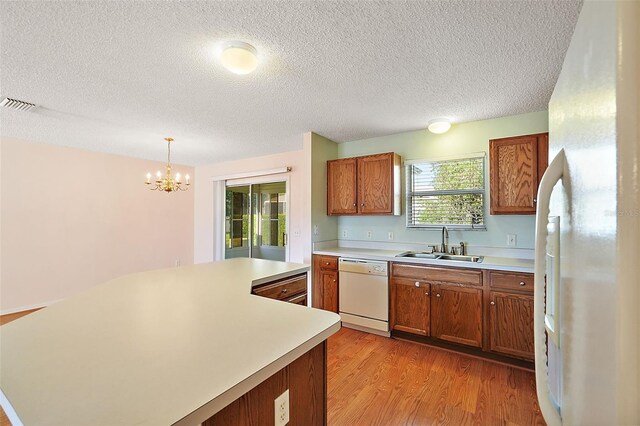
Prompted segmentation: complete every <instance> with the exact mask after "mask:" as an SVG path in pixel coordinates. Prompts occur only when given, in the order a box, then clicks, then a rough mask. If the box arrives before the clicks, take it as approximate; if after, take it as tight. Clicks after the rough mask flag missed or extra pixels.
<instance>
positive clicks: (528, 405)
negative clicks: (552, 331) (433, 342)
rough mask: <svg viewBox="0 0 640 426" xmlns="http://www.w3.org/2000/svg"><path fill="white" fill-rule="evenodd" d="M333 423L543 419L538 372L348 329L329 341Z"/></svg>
mask: <svg viewBox="0 0 640 426" xmlns="http://www.w3.org/2000/svg"><path fill="white" fill-rule="evenodd" d="M327 348H328V354H327V357H328V360H329V361H328V368H327V370H328V382H327V383H328V402H327V411H328V412H327V424H328V425H507V424H511V425H544V424H545V423H544V420H543V418H542V415H541V413H540V409H539V407H538V404H537V397H536V393H535V377H534V375H533V373H531V372H529V371H524V370H520V369H517V368H513V367H510V366H506V365H502V364H498V363H493V362H491V361H487V360H483V359H480V358H475V357H470V356H467V355H464V354H457V353H454V352H450V351H446V350H442V349H439V348H434V347H429V346H425V345H420V344H417V343H413V342H409V341H404V340H402V341H401V340H395V339H389V338H385V337H380V336H374V335H367V334H366V333H362V332H360V331H356V330H352V329H348V328H342V329H341V330H340V331H339V332H338V333H336V334H335V335H333V336H332V337H330V338H329V341H328V346H327Z"/></svg>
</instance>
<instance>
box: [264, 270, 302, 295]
mask: <svg viewBox="0 0 640 426" xmlns="http://www.w3.org/2000/svg"><path fill="white" fill-rule="evenodd" d="M306 291H307V275H306V274H303V275H297V276H295V277H293V278H288V279H286V280H283V281H278V282H275V283H269V284H264V285H262V286H260V287H256V288H254V289H253V293H254V294H257V295H258V296H263V297H268V298H269V299H278V300H286V299H291V298H292V296H295V295H298V294H300V293H305V292H306Z"/></svg>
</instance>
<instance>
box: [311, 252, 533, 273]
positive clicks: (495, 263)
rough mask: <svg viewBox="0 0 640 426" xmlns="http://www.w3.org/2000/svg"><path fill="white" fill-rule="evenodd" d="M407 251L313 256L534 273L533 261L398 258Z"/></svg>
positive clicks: (501, 258)
mask: <svg viewBox="0 0 640 426" xmlns="http://www.w3.org/2000/svg"><path fill="white" fill-rule="evenodd" d="M405 251H407V250H402V251H398V250H376V249H368V248H354V247H338V246H335V247H327V248H323V249H320V250H314V251H313V254H324V255H328V256H339V257H354V258H358V259H368V260H382V261H387V262H404V263H418V264H423V265H433V266H449V267H456V268H473V269H493V270H500V271H510V272H528V273H533V260H530V259H515V258H510V257H497V256H484V259H483V260H482V262H461V261H453V260H435V259H420V258H415V257H396V256H397V255H399V254H401V253H404V252H405Z"/></svg>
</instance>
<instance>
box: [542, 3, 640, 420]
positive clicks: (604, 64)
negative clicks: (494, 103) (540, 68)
mask: <svg viewBox="0 0 640 426" xmlns="http://www.w3.org/2000/svg"><path fill="white" fill-rule="evenodd" d="M638 28H640V2H636V1H634V2H614V1H610V2H592V1H586V2H585V3H584V5H583V8H582V11H581V13H580V17H579V19H578V23H577V25H576V28H575V31H574V35H573V38H572V40H571V44H570V46H569V49H568V52H567V55H566V57H565V60H564V63H563V66H562V70H561V72H560V77H559V79H558V81H557V84H556V87H555V89H554V92H553V95H552V97H551V100H550V102H549V144H550V145H549V151H550V152H549V154H550V155H549V156H550V158H553V160H552V161H551V163H550V164H549V167H548V169H547V171H546V173H545V175H544V176H543V178H542V181H541V184H540V188H539V191H538V209H537V214H536V255H535V296H534V329H535V348H536V357H535V362H536V385H537V392H538V402H539V404H540V408H541V410H542V413H543V416H544V418H545V420H546V421H547V423H548V424H549V425H550V426H554V425H561V424H564V425H639V424H640V313H639V312H640V141H639V134H640V131H639V127H638V123H640V115H639V112H640V108H639V106H638V103H639V100H638V99H639V98H640V31H639V30H638Z"/></svg>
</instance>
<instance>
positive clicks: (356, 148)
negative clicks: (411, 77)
mask: <svg viewBox="0 0 640 426" xmlns="http://www.w3.org/2000/svg"><path fill="white" fill-rule="evenodd" d="M548 127H549V124H548V114H547V111H540V112H533V113H528V114H521V115H514V116H509V117H501V118H495V119H491V120H482V121H474V122H469V123H462V124H454V125H453V126H452V127H451V130H449V131H448V132H447V133H445V134H443V135H436V134H433V133H431V132H429V131H428V130H426V129H425V130H418V131H413V132H406V133H399V134H395V135H390V136H382V137H377V138H371V139H363V140H359V141H353V142H345V143H341V144H338V158H345V157H355V156H359V155H368V154H375V153H381V152H389V151H393V152H397V153H398V154H400V155H401V156H402V159H403V160H414V159H429V158H439V157H447V156H452V155H463V154H466V153H476V152H482V151H484V152H486V153H487V154H486V155H487V156H486V168H485V170H486V176H485V179H486V181H485V188H486V202H485V214H486V216H485V223H486V225H487V230H486V231H453V230H452V231H450V232H449V241H450V242H451V243H452V244H454V243H455V244H457V243H458V242H460V241H465V242H467V243H469V244H471V245H476V246H490V247H506V246H507V242H506V239H507V234H516V235H517V244H516V247H517V248H528V249H532V248H533V244H534V228H535V225H534V220H535V217H534V215H523V216H517V215H500V216H492V215H489V139H495V138H502V137H508V136H517V135H526V134H531V133H541V132H546V131H548ZM314 153H315V151H314ZM314 163H315V159H314ZM314 175H315V171H314ZM402 175H403V183H402V190H403V197H402V203H403V206H402V211H403V215H402V216H379V217H374V216H369V217H366V216H359V217H358V216H341V217H339V218H338V235H339V238H340V239H347V240H363V241H367V240H368V239H367V237H366V235H367V231H369V230H370V231H373V237H372V239H371V240H372V241H388V233H389V232H393V234H394V240H393V241H395V242H419V243H422V242H424V243H426V244H437V243H439V241H440V231H438V230H416V229H408V228H407V227H406V218H405V216H404V211H405V206H404V203H405V196H404V191H405V184H404V168H403V172H402ZM325 176H326V171H325ZM314 178H315V177H314ZM325 179H326V177H325ZM325 182H326V180H325ZM315 194H316V193H315V192H314V197H313V198H314V199H315V198H317V197H316V196H315ZM325 198H326V196H325ZM344 231H346V232H347V237H346V238H345V237H344V236H343V233H344ZM316 241H321V240H320V239H318V240H316Z"/></svg>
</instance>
